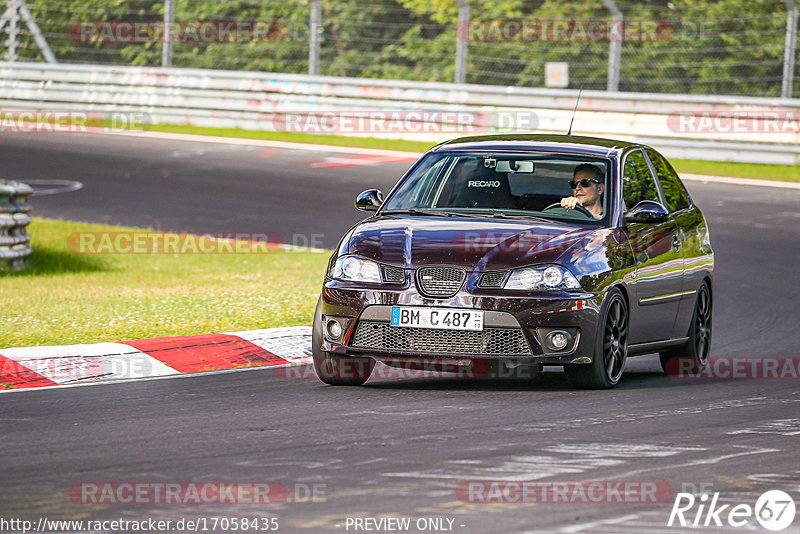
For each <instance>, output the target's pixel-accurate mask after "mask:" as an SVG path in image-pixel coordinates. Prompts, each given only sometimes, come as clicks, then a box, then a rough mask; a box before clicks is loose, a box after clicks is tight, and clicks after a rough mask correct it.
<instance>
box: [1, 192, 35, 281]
mask: <svg viewBox="0 0 800 534" xmlns="http://www.w3.org/2000/svg"><path fill="white" fill-rule="evenodd" d="M31 193H33V189H31V188H30V186H28V185H26V184H23V183H19V182H11V181H8V180H0V270H11V271H20V270H22V269H24V268H25V267H27V266H28V256H29V255H30V253H31V251H32V249H31V245H30V242H31V236H30V234H28V230H27V228H26V227H27V226H28V225H29V224H30V223H31V217H30V215H28V213H30V211H31V206H30V205H29V204H28V197H29V196H30V195H31Z"/></svg>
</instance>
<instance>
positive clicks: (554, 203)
mask: <svg viewBox="0 0 800 534" xmlns="http://www.w3.org/2000/svg"><path fill="white" fill-rule="evenodd" d="M609 168H610V161H609V160H606V159H601V158H590V157H581V156H575V155H565V154H558V155H554V154H548V155H532V154H531V153H510V152H503V153H485V152H483V153H469V152H459V153H454V152H434V153H431V154H429V155H428V156H426V157H425V159H424V160H423V161H421V162H420V163H419V165H417V166H416V167H415V168H414V170H413V171H412V172H411V173H410V174H409V175H408V176H406V177H405V179H404V180H403V181H402V182H401V183H400V184H399V185H398V186H397V187H396V188H395V189H394V191H392V193H391V194H390V195H389V197H388V198H387V199H386V201H385V202H384V203H383V206H382V208H381V213H387V212H388V213H391V212H402V211H406V212H410V213H420V214H425V215H430V214H437V213H441V214H442V215H445V214H451V215H452V214H473V215H485V216H494V217H504V216H505V217H526V216H527V217H537V218H543V219H558V220H563V221H565V222H580V223H598V224H600V223H602V222H603V221H604V220H607V213H608V202H609V201H608V198H607V197H608V195H607V194H604V193H605V188H606V186H607V183H608V181H609V178H608V177H609ZM576 178H577V183H576V181H575V180H574V179H576ZM587 178H588V180H587ZM571 181H572V183H570V182H571ZM573 186H576V188H575V189H574V188H573ZM572 196H574V197H575V198H577V199H578V200H580V204H581V205H583V206H585V207H587V208H589V213H587V211H586V210H583V209H580V206H579V207H578V208H577V209H569V208H565V207H561V200H562V199H564V198H569V197H572Z"/></svg>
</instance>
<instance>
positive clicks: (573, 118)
mask: <svg viewBox="0 0 800 534" xmlns="http://www.w3.org/2000/svg"><path fill="white" fill-rule="evenodd" d="M582 92H583V84H581V87H580V89H578V98H576V99H575V108H574V109H573V110H572V118H571V119H570V120H569V130H567V135H572V123H573V122H575V112H576V111H578V102H580V101H581V93H582Z"/></svg>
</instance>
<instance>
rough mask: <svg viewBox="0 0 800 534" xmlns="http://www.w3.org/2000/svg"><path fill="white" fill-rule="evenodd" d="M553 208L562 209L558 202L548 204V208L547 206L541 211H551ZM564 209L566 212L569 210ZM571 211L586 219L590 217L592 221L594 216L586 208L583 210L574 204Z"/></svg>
mask: <svg viewBox="0 0 800 534" xmlns="http://www.w3.org/2000/svg"><path fill="white" fill-rule="evenodd" d="M555 208H564V206H562V205H561V203H560V202H554V203H552V204H550V205H549V206H547V207H546V208H545V209H543V210H542V211H547V210H552V209H555ZM564 209H565V210H567V209H569V208H564ZM573 209H575V210H577V211H579V212H581V213H583V214H584V215H586V216H587V217H590V218H592V219H594V215H592V212H591V211H589V210H587V209H586V208H584V207H583V206H581V205H580V204H575V207H574V208H573Z"/></svg>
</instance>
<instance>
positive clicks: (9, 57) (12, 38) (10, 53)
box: [3, 0, 19, 61]
mask: <svg viewBox="0 0 800 534" xmlns="http://www.w3.org/2000/svg"><path fill="white" fill-rule="evenodd" d="M3 19H4V20H3V24H4V25H5V24H6V23H7V24H8V38H6V42H5V45H6V56H5V59H6V61H17V60H18V59H19V57H18V56H17V47H18V46H19V1H18V0H8V9H6V12H5V13H4V14H3Z"/></svg>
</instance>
